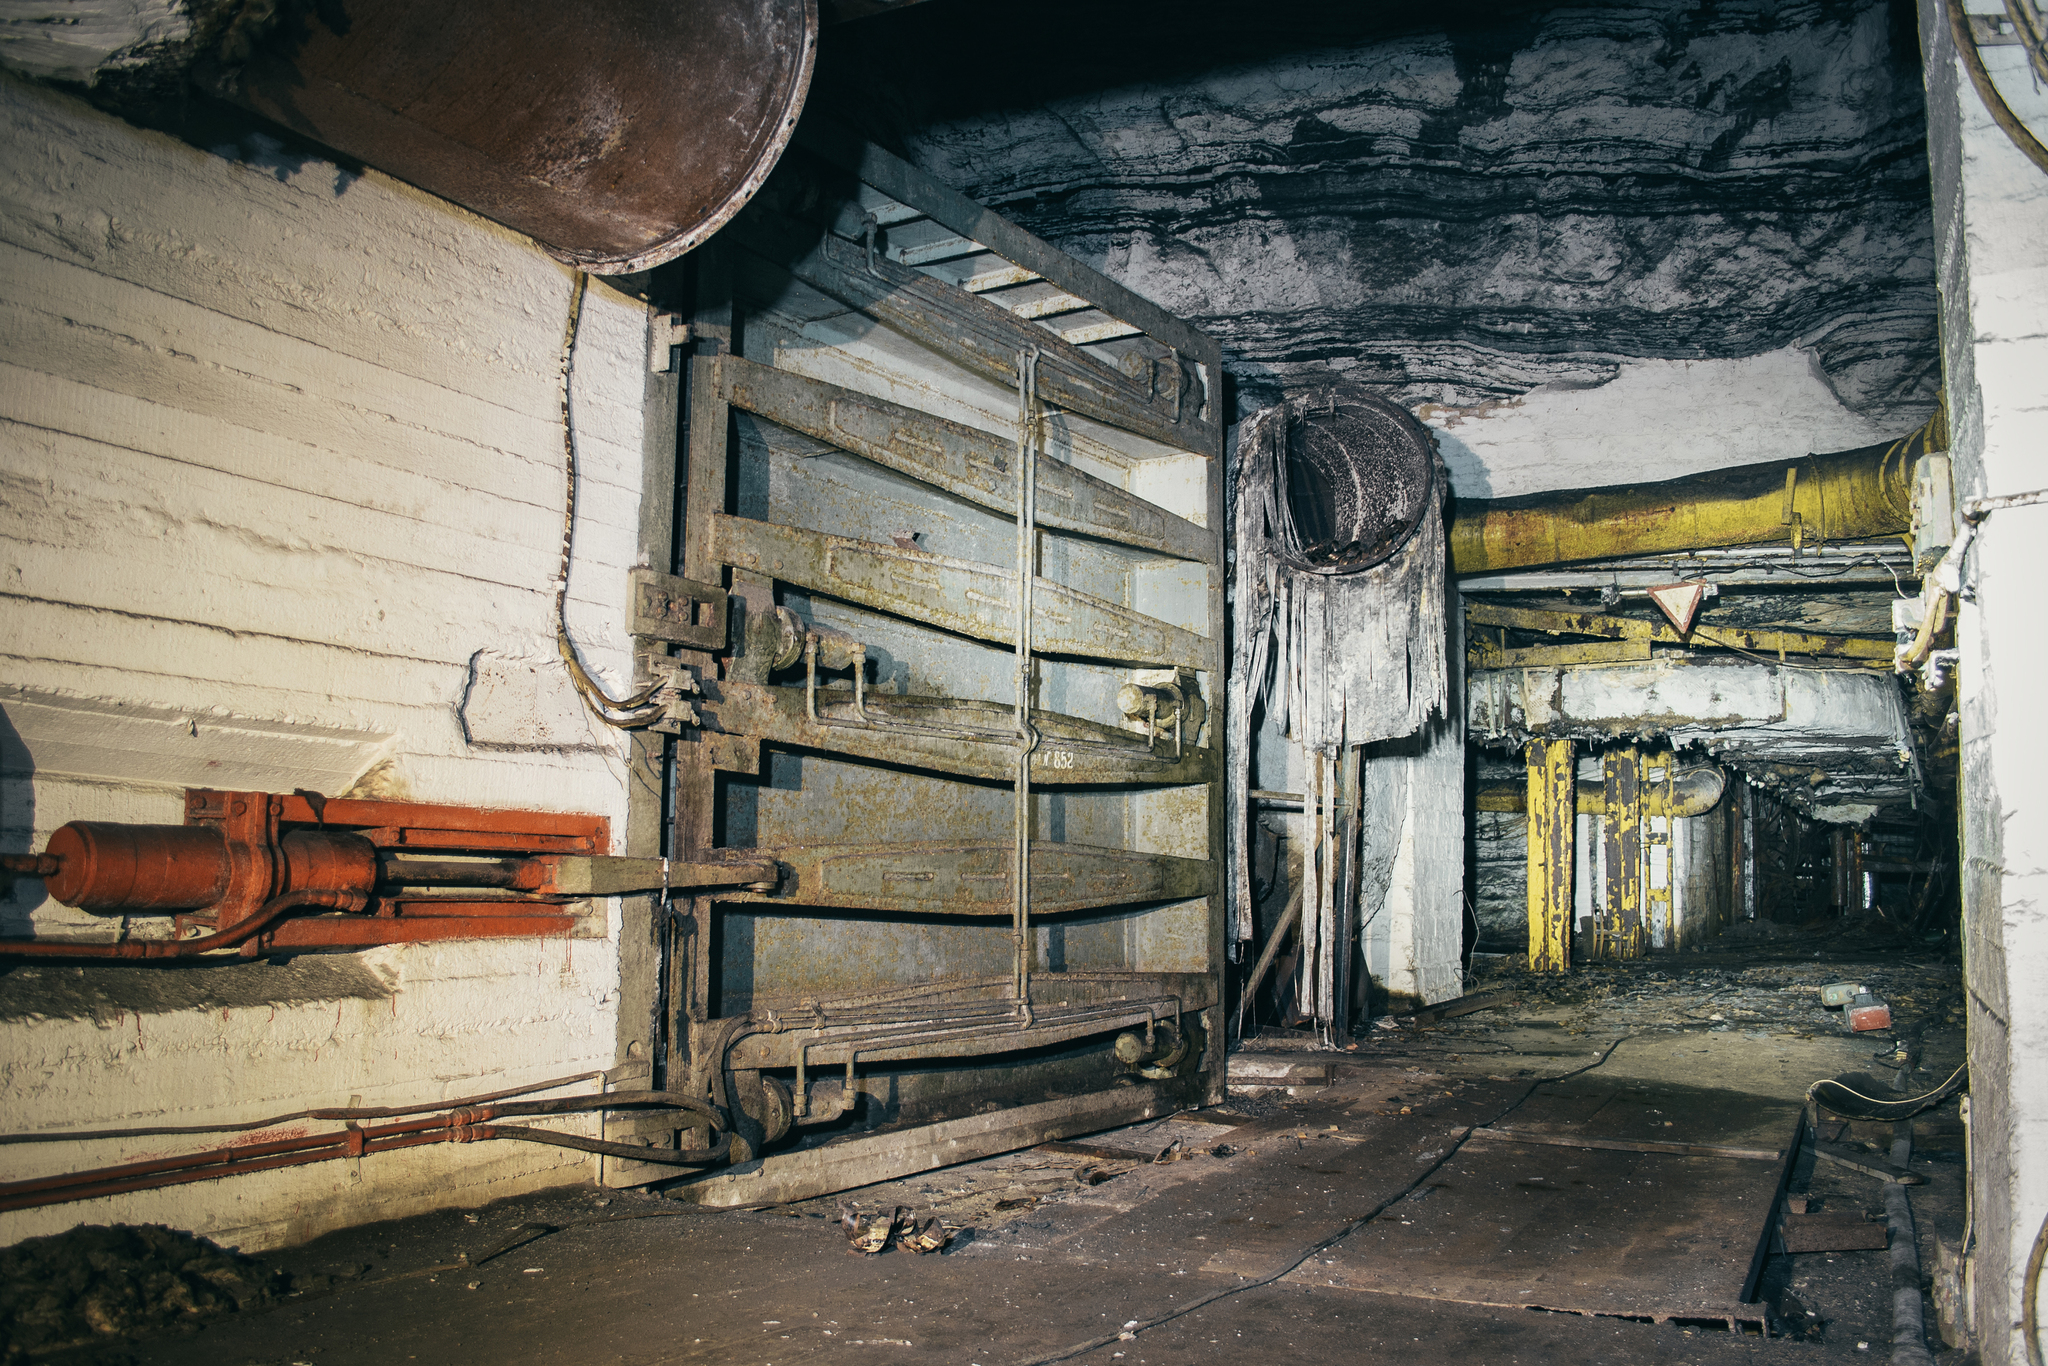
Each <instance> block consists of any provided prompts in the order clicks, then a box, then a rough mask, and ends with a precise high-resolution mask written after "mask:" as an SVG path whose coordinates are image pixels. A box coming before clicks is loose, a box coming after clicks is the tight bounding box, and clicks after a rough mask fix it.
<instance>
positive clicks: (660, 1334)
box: [10, 943, 1963, 1366]
mask: <svg viewBox="0 0 2048 1366" xmlns="http://www.w3.org/2000/svg"><path fill="white" fill-rule="evenodd" d="M1812 953H1813V950H1812V949H1811V948H1809V947H1806V946H1800V945H1784V944H1777V943H1773V944H1770V945H1760V946H1756V947H1755V951H1754V952H1750V953H1747V954H1745V955H1744V956H1743V957H1741V958H1736V957H1733V956H1730V955H1717V956H1687V957H1686V958H1684V959H1679V958H1657V959H1652V960H1649V961H1648V962H1646V963H1642V964H1637V965H1632V966H1627V967H1613V968H1590V969H1579V970H1577V971H1575V972H1574V973H1573V974H1572V975H1571V976H1570V977H1568V978H1565V979H1561V980H1559V979H1538V978H1532V977H1528V976H1527V975H1525V974H1521V973H1519V972H1516V971H1515V970H1514V969H1513V968H1512V967H1511V966H1510V965H1509V964H1506V963H1498V964H1495V965H1494V966H1495V967H1496V969H1497V970H1496V971H1493V972H1485V971H1484V968H1485V966H1486V965H1485V964H1482V965H1481V967H1482V975H1481V976H1480V977H1479V978H1478V979H1477V980H1475V982H1474V983H1473V987H1472V990H1473V993H1474V994H1475V995H1476V994H1477V993H1479V992H1482V991H1490V992H1496V993H1497V994H1496V995H1491V996H1488V997H1486V998H1485V999H1486V1000H1487V1002H1488V1008H1486V1009H1483V1010H1479V1011H1475V1012H1474V1013H1471V1014H1467V1015H1464V1016H1461V1017H1456V1018H1449V1019H1444V1020H1441V1021H1437V1022H1428V1021H1424V1022H1421V1023H1413V1022H1410V1023H1395V1024H1392V1025H1389V1026H1387V1027H1383V1028H1376V1029H1374V1030H1372V1031H1370V1033H1369V1035H1368V1036H1367V1037H1365V1038H1363V1039H1360V1040H1359V1041H1358V1042H1357V1043H1356V1045H1355V1046H1353V1047H1348V1048H1345V1049H1341V1050H1332V1049H1328V1048H1326V1047H1322V1046H1319V1045H1318V1044H1317V1043H1316V1041H1314V1040H1311V1039H1309V1038H1307V1037H1305V1036H1295V1035H1284V1034H1275V1033H1273V1032H1270V1031H1269V1032H1268V1033H1266V1034H1264V1035H1262V1036H1261V1037H1259V1038H1257V1039H1254V1040H1252V1041H1250V1042H1249V1043H1248V1044H1246V1045H1245V1046H1244V1047H1243V1048H1242V1049H1241V1050H1240V1051H1239V1052H1238V1053H1237V1054H1235V1055H1233V1058H1232V1076H1233V1088H1234V1089H1233V1097H1232V1100H1231V1102H1230V1103H1229V1104H1228V1105H1226V1106H1222V1107H1217V1108H1214V1109H1211V1110H1206V1111H1198V1112H1190V1113H1185V1114H1181V1115H1177V1116H1173V1117H1170V1118H1168V1119H1165V1120H1162V1121H1157V1122H1153V1123H1149V1124H1144V1125H1139V1126H1134V1127H1132V1128H1130V1129H1126V1130H1120V1131H1115V1132H1112V1133H1106V1134H1097V1135H1091V1136H1088V1137H1086V1138H1085V1139H1080V1140H1075V1141H1072V1142H1069V1143H1066V1144H1053V1145H1047V1146H1045V1147H1041V1148H1037V1149H1033V1150H1029V1151H1026V1152H1019V1153H1012V1154H1008V1155H1005V1156H1002V1157H997V1158H992V1159H988V1160H986V1161H981V1162H974V1163H968V1164H964V1165H961V1166H957V1167H952V1168H946V1169H942V1170H939V1171H934V1172H927V1173H922V1174H919V1175H917V1176H913V1177H910V1178H907V1179H904V1180H901V1181H895V1182H889V1183H886V1184H884V1185H882V1186H877V1187H873V1188H870V1189H867V1190H864V1191H858V1192H853V1193H851V1194H850V1195H849V1196H847V1197H845V1199H847V1200H849V1201H851V1202H853V1203H855V1204H857V1205H859V1206H860V1207H861V1208H862V1209H864V1210H869V1211H872V1210H875V1209H878V1208H879V1209H885V1210H893V1209H895V1208H897V1207H899V1206H900V1207H902V1208H903V1209H904V1210H905V1211H906V1213H907V1214H909V1215H914V1216H916V1217H917V1218H918V1219H919V1220H920V1221H926V1220H932V1219H936V1220H937V1221H938V1227H939V1228H941V1229H946V1230H948V1231H950V1232H951V1235H952V1238H951V1242H950V1244H949V1245H948V1246H947V1248H946V1249H945V1250H944V1251H943V1252H939V1253H934V1254H931V1255H915V1254H913V1253H911V1252H909V1251H906V1250H904V1249H903V1248H901V1247H900V1246H891V1247H890V1248H889V1249H888V1250H887V1251H885V1252H883V1253H881V1254H880V1255H877V1256H861V1255H857V1254H854V1253H851V1252H849V1250H848V1244H847V1239H846V1236H845V1234H844V1232H843V1231H842V1229H841V1226H840V1223H839V1217H838V1216H839V1205H840V1203H841V1201H840V1199H839V1198H836V1197H835V1198H833V1199H828V1200H818V1201H811V1202H805V1203H802V1204H798V1205H792V1206H784V1207H779V1208H775V1209H768V1210H755V1211H747V1212H722V1211H715V1210H706V1209H702V1208H698V1207H695V1206H691V1205H686V1204H682V1203H679V1202H677V1201H674V1200H670V1199H665V1198H663V1197H661V1196H658V1195H653V1194H647V1193H642V1192H625V1191H604V1190H599V1189H597V1188H595V1187H592V1188H586V1189H572V1190H563V1191H559V1192H555V1193H552V1194H549V1195H546V1196H542V1197H534V1198H527V1199H520V1200H514V1201H508V1202H503V1203H500V1204H497V1205H493V1206H489V1207H486V1208H483V1209H477V1210H469V1211H444V1212H442V1213H438V1214H434V1215H428V1216H422V1217H419V1218H414V1219H407V1220H403V1221H398V1222H394V1223H390V1224H385V1225H378V1226H371V1227H366V1228H360V1229H354V1230H350V1231H347V1232H344V1233H337V1234H334V1235H331V1236H329V1237H326V1238H323V1239H320V1240H318V1241H317V1242H314V1243H310V1244H307V1245H305V1246H303V1247H300V1248H296V1249H292V1250H289V1251H285V1252H280V1253H275V1254H270V1255H268V1256H266V1257H264V1258H262V1259H261V1262H260V1264H249V1263H243V1262H236V1263H235V1264H234V1265H235V1268H236V1275H237V1276H238V1277H240V1278H241V1279H242V1281H246V1282H247V1283H249V1284H258V1283H260V1284H262V1285H263V1286H264V1287H265V1293H263V1294H262V1295H252V1296H249V1297H248V1298H247V1300H246V1302H245V1303H243V1305H242V1308H241V1309H240V1311H239V1312H228V1311H227V1310H225V1309H223V1308H222V1307H221V1306H220V1305H219V1304H214V1305H213V1312H214V1316H213V1317H211V1318H206V1319H204V1320H203V1321H201V1319H200V1317H199V1316H186V1317H185V1318H183V1319H178V1320H175V1321H173V1322H171V1323H170V1324H169V1325H168V1326H161V1325H159V1326H157V1327H155V1328H151V1327H149V1326H148V1325H137V1324H134V1323H129V1324H127V1325H126V1327H128V1328H130V1329H134V1328H137V1327H138V1326H139V1327H141V1329H142V1332H143V1336H140V1337H131V1338H126V1339H120V1340H116V1339H114V1338H113V1337H112V1336H111V1335H102V1336H100V1337H98V1338H96V1339H95V1340H94V1341H93V1342H92V1343H90V1344H88V1345H85V1346H79V1347H73V1348H66V1349H63V1350H59V1351H55V1352H50V1351H48V1350H47V1345H48V1344H47V1343H46V1344H45V1348H46V1349H45V1350H44V1351H42V1352H39V1353H38V1354H37V1355H36V1356H35V1357H33V1358H27V1359H33V1360H40V1361H50V1362H59V1363H63V1362H95V1363H108V1362H128V1361H134V1362H164V1363H193V1364H194V1366H242V1364H243V1363H266V1366H267V1364H269V1363H276V1364H278V1366H284V1364H285V1363H308V1364H309V1366H338V1364H339V1363H353V1362H379V1363H383V1362H391V1361H401V1362H402V1361H409V1360H417V1361H423V1362H493V1363H502V1362H529V1361H530V1362H556V1361H560V1362H574V1363H579V1366H581V1364H585V1363H599V1362H633V1363H657V1362H694V1361H705V1362H711V1361H716V1362H720V1363H726V1362H733V1363H750V1364H751V1366H796V1364H797V1363H811V1362H835V1363H837V1362H849V1363H869V1362H891V1363H895V1362H911V1361H919V1362H923V1361H932V1362H947V1363H959V1364H960V1366H1020V1364H1021V1363H1029V1362H1037V1363H1048V1362H1051V1361H1055V1360H1071V1361H1077V1362H1090V1363H1096V1366H1187V1364H1188V1363H1194V1362H1204V1361H1215V1362H1253V1361H1259V1362H1265V1361H1269V1360H1271V1359H1273V1358H1274V1357H1275V1356H1278V1355H1284V1356H1285V1357H1287V1358H1289V1359H1293V1360H1308V1361H1331V1362H1339V1361H1341V1362H1346V1363H1350V1362H1357V1361H1402V1362H1410V1361H1417V1360H1448V1361H1457V1362H1460V1363H1470V1364H1471V1366H1485V1364H1486V1363H1517V1362H1526V1363H1538V1362H1543V1363H1548V1362H1556V1363H1566V1362H1572V1363H1577V1362H1614V1363H1635V1362H1643V1363H1648V1362H1698V1363H1715V1362H1733V1361H1742V1362H1752V1361H1754V1362H1808V1363H1816V1364H1818V1363H1823V1362H1828V1361H1836V1360H1856V1361H1869V1360H1874V1359H1876V1358H1878V1357H1880V1356H1886V1355H1888V1354H1889V1350H1890V1346H1891V1338H1892V1324H1891V1294H1890V1286H1891V1269H1890V1264H1889V1260H1888V1258H1889V1254H1888V1253H1887V1252H1886V1251H1884V1250H1882V1248H1881V1246H1878V1247H1872V1248H1866V1249H1864V1250H1858V1251H1845V1252H1807V1253H1787V1252H1784V1251H1777V1250H1772V1249H1773V1248H1775V1247H1777V1246H1779V1244H1778V1243H1777V1242H1776V1241H1774V1240H1773V1241H1771V1242H1769V1243H1768V1244H1767V1247H1766V1251H1765V1255H1764V1256H1763V1258H1762V1262H1761V1265H1760V1266H1758V1265H1755V1259H1756V1254H1757V1247H1758V1243H1759V1240H1760V1239H1765V1238H1766V1236H1767V1229H1766V1223H1767V1220H1769V1219H1770V1218H1771V1216H1772V1211H1773V1210H1774V1209H1777V1208H1781V1205H1780V1203H1779V1201H1778V1198H1777V1197H1778V1192H1779V1190H1780V1183H1781V1180H1783V1181H1784V1182H1785V1189H1786V1190H1787V1193H1788V1194H1789V1196H1790V1197H1791V1199H1792V1201H1793V1202H1794V1205H1795V1207H1796V1204H1797V1202H1799V1201H1802V1200H1803V1201H1804V1202H1805V1205H1806V1210H1807V1212H1808V1214H1809V1215H1813V1216H1819V1215H1834V1216H1847V1218H1837V1219H1836V1220H1835V1221H1834V1226H1840V1225H1845V1224H1846V1225H1854V1226H1856V1227H1854V1228H1851V1229H1850V1232H1851V1233H1858V1232H1861V1233H1865V1234H1867V1233H1869V1231H1870V1230H1869V1228H1868V1227H1865V1226H1866V1225H1867V1224H1868V1222H1869V1221H1870V1220H1872V1219H1873V1218H1874V1219H1876V1220H1878V1221H1880V1223H1879V1225H1878V1228H1877V1236H1876V1238H1875V1239H1874V1240H1873V1239H1871V1238H1868V1237H1866V1238H1864V1239H1863V1241H1866V1242H1870V1241H1876V1242H1878V1243H1879V1244H1880V1245H1881V1243H1882V1241H1883V1238H1884V1230H1883V1228H1882V1224H1881V1221H1882V1218H1883V1213H1884V1207H1885V1189H1884V1185H1883V1184H1882V1182H1881V1180H1880V1179H1879V1178H1878V1177H1876V1176H1873V1175H1870V1174H1869V1173H1868V1172H1865V1171H1862V1170H1858V1169H1856V1168H1853V1167H1846V1166H1842V1165H1839V1164H1836V1163H1833V1162H1827V1163H1821V1164H1819V1165H1816V1162H1815V1158H1814V1156H1813V1154H1812V1151H1811V1149H1804V1150H1802V1153H1803V1155H1802V1156H1800V1157H1799V1158H1798V1159H1797V1160H1796V1161H1795V1162H1793V1164H1792V1165H1791V1169H1790V1172H1789V1176H1788V1174H1787V1171H1786V1162H1785V1160H1784V1158H1783V1156H1782V1154H1783V1153H1784V1152H1785V1150H1786V1149H1787V1147H1788V1145H1789V1144H1790V1143H1791V1141H1792V1138H1793V1135H1794V1133H1795V1130H1796V1126H1797V1125H1798V1123H1799V1119H1800V1114H1801V1109H1802V1102H1803V1099H1804V1095H1805V1090H1806V1087H1807V1086H1808V1084H1810V1083H1811V1082H1812V1081H1814V1080H1815V1079H1817V1078H1820V1077H1824V1076H1834V1075H1838V1074H1842V1073H1847V1072H1863V1073H1867V1074H1870V1075H1871V1076H1872V1077H1873V1079H1874V1080H1878V1081H1883V1082H1884V1083H1886V1084H1887V1085H1889V1084H1891V1083H1892V1081H1893V1079H1894V1078H1899V1079H1903V1081H1904V1082H1905V1085H1906V1087H1907V1089H1908V1090H1909V1091H1910V1090H1913V1089H1925V1087H1926V1086H1931V1085H1932V1084H1933V1082H1936V1081H1939V1080H1940V1079H1941V1078H1942V1077H1944V1076H1946V1075H1947V1074H1948V1072H1949V1070H1950V1069H1951V1068H1952V1067H1953V1066H1954V1065H1955V1063H1956V1062H1957V1061H1959V1060H1960V1055H1961V1047H1962V1038H1961V1033H1960V1029H1959V1027H1958V1026H1957V1025H1956V1023H1955V1022H1954V1019H1953V1003H1954V1001H1955V1000H1956V993H1957V985H1956V973H1955V970H1954V968H1953V967H1952V966H1950V965H1945V964H1943V963H1940V962H1924V963H1914V962H1911V961H1908V960H1906V959H1904V958H1902V957H1899V956H1896V955H1893V954H1886V955H1881V956H1877V955H1866V956H1865V959H1864V961H1854V960H1855V958H1856V955H1855V954H1854V953H1853V952H1850V951H1845V950H1842V949H1840V947H1839V946H1837V947H1836V949H1835V950H1833V951H1831V952H1828V953H1827V956H1826V957H1825V958H1824V959H1823V960H1819V961H1816V960H1815V959H1814V958H1813V956H1812ZM1802 955H1803V957H1802ZM1845 979H1846V980H1853V981H1859V982H1862V983H1863V984H1865V985H1867V986H1869V987H1871V988H1872V989H1873V990H1874V991H1876V992H1877V993H1878V994H1879V995H1881V996H1884V997H1885V998H1886V999H1888V1000H1889V1001H1890V1002H1891V1004H1892V1006H1893V1009H1894V1012H1895V1016H1896V1028H1895V1029H1893V1030H1892V1031H1889V1032H1887V1033H1885V1034H1882V1035H1851V1034H1849V1033H1847V1032H1846V1030H1845V1027H1844V1024H1843V1022H1842V1019H1841V1014H1840V1012H1839V1011H1831V1010H1826V1009H1824V1008H1823V1007H1822V1006H1821V1005H1820V1002H1819V994H1818V988H1819V987H1820V986H1821V985H1823V984H1825V983H1827V982H1832V981H1837V980H1845ZM1913 1128H1914V1139H1915V1151H1914V1161H1913V1164H1912V1169H1913V1171H1914V1173H1915V1174H1917V1175H1919V1176H1921V1177H1923V1178H1924V1179H1925V1182H1926V1184H1923V1185H1917V1186H1913V1187H1910V1188H1909V1189H1910V1192H1911V1199H1912V1204H1913V1213H1914V1217H1915V1221H1916V1226H1917V1229H1916V1232H1917V1241H1918V1242H1919V1245H1920V1257H1921V1264H1922V1268H1923V1274H1924V1276H1925V1277H1932V1276H1933V1275H1934V1274H1935V1272H1936V1269H1937V1261H1938V1259H1937V1238H1940V1239H1945V1240H1948V1241H1950V1242H1953V1240H1954V1239H1955V1237H1956V1236H1957V1234H1958V1232H1959V1231H1960V1227H1961V1221H1962V1194H1961V1192H1962V1171H1963V1168H1962V1153H1961V1148H1962V1142H1961V1134H1960V1126H1959V1125H1958V1124H1957V1122H1956V1118H1955V1102H1954V1101H1953V1100H1951V1101H1950V1102H1948V1103H1947V1104H1945V1105H1943V1106H1941V1107H1939V1108H1937V1109H1936V1110H1933V1111H1931V1112H1929V1113H1926V1114H1923V1115H1921V1116H1920V1117H1919V1118H1918V1119H1917V1120H1915V1121H1914V1126H1913ZM1824 1132H1825V1133H1826V1134H1827V1135H1828V1136H1830V1138H1831V1141H1832V1142H1833V1143H1834V1145H1835V1150H1836V1151H1837V1152H1846V1153H1862V1154H1864V1155H1866V1156H1867V1157H1868V1159H1869V1161H1870V1162H1871V1163H1881V1160H1882V1153H1883V1152H1884V1151H1888V1149H1889V1145H1890V1143H1891V1140H1892V1137H1893V1135H1892V1133H1891V1131H1890V1126H1888V1125H1882V1124H1862V1123H1859V1124H1854V1125H1849V1126H1842V1127H1834V1126H1830V1127H1829V1128H1827V1129H1826V1130H1825V1131H1824ZM1839 1231H1840V1228H1839V1227H1837V1232H1839ZM1852 1240H1853V1239H1852ZM181 1255H183V1254H182V1253H181ZM1753 1270H1754V1271H1755V1272H1756V1276H1755V1286H1754V1288H1753V1294H1754V1296H1755V1298H1753V1299H1751V1300H1747V1301H1745V1300H1744V1299H1743V1297H1742V1292H1743V1290H1744V1287H1745V1283H1746V1282H1747V1281H1748V1280H1749V1279H1750V1278H1751V1273H1752V1271H1753ZM1926 1312H1927V1323H1928V1331H1929V1339H1930V1346H1931V1347H1933V1349H1934V1350H1935V1351H1936V1353H1937V1357H1938V1358H1939V1359H1944V1360H1948V1359H1953V1360H1960V1353H1956V1352H1952V1351H1947V1350H1945V1349H1944V1345H1943V1344H1942V1342H1941V1340H1940V1338H1939V1336H1938V1333H1937V1331H1936V1319H1937V1315H1936V1307H1935V1305H1934V1304H1933V1302H1932V1301H1931V1300H1930V1301H1929V1302H1928V1305H1927V1311H1926ZM10 1359H13V1358H10Z"/></svg>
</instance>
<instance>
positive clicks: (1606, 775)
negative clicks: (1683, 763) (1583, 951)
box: [1595, 745, 1650, 958]
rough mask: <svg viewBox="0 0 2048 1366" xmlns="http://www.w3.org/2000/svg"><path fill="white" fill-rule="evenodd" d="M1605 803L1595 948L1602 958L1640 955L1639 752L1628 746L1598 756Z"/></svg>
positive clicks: (1643, 945)
mask: <svg viewBox="0 0 2048 1366" xmlns="http://www.w3.org/2000/svg"><path fill="white" fill-rule="evenodd" d="M1600 778H1601V786H1602V787H1603V789H1604V794H1603V795H1604V796H1605V799H1606V803H1607V815H1606V820H1605V823H1606V838H1605V842H1604V845H1603V847H1602V849H1601V855H1602V857H1601V863H1602V866H1603V869H1604V871H1605V873H1606V880H1607V907H1606V914H1605V915H1604V916H1602V917H1600V918H1599V921H1598V922H1597V923H1598V924H1599V927H1600V932H1599V934H1598V935H1596V936H1595V943H1596V945H1597V949H1596V951H1597V952H1599V953H1600V954H1601V955H1602V956H1603V957H1610V958H1640V957H1642V956H1643V954H1644V952H1645V951H1646V950H1647V949H1648V947H1649V942H1650V934H1649V926H1648V924H1647V923H1646V922H1645V920H1644V916H1643V752H1642V750H1641V749H1639V748H1637V747H1636V746H1634V745H1627V746H1624V747H1622V748H1620V749H1611V750H1609V751H1607V753H1606V754H1604V755H1602V756H1601V759H1600Z"/></svg>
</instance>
